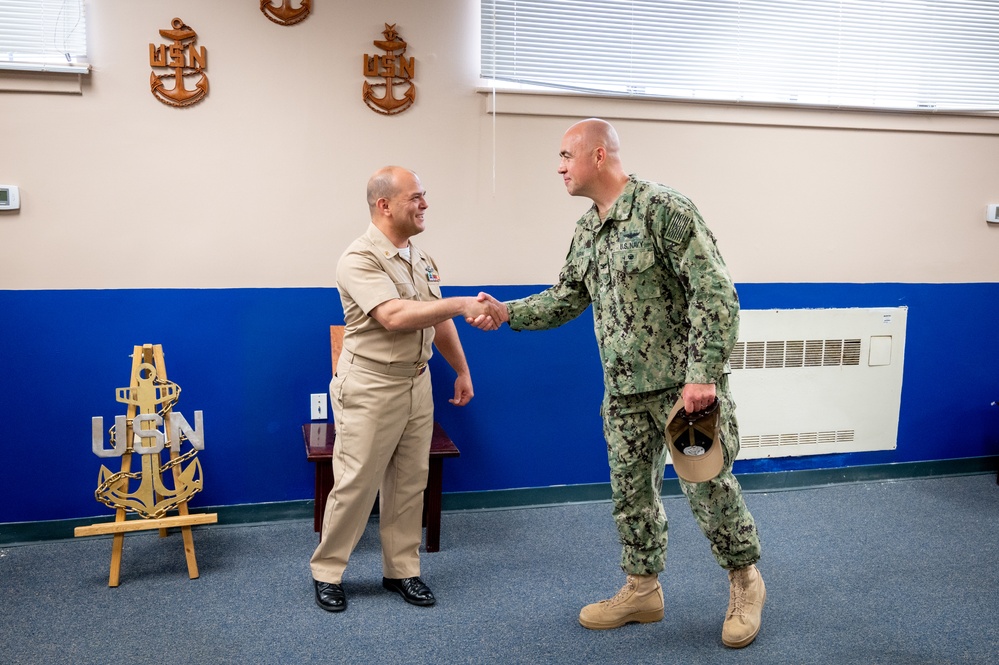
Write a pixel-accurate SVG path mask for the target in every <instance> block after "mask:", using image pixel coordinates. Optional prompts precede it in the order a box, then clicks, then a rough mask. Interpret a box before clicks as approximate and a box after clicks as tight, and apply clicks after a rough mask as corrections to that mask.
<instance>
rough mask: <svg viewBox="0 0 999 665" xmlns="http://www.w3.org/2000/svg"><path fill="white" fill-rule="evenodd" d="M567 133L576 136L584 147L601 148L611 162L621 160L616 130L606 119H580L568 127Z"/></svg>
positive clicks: (587, 148) (619, 143) (590, 148)
mask: <svg viewBox="0 0 999 665" xmlns="http://www.w3.org/2000/svg"><path fill="white" fill-rule="evenodd" d="M569 134H574V135H575V136H577V137H578V139H579V141H580V145H581V146H582V147H583V148H584V149H586V150H593V149H595V148H603V149H604V151H605V152H606V153H607V158H608V159H609V160H611V161H613V162H619V161H620V160H621V140H620V139H619V138H618V136H617V130H615V129H614V126H613V125H611V124H610V123H609V122H607V121H606V120H601V119H600V118H588V119H586V120H580V121H579V122H577V123H576V124H575V125H573V126H571V127H569V129H568V130H567V131H566V135H569Z"/></svg>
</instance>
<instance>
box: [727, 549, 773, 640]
mask: <svg viewBox="0 0 999 665" xmlns="http://www.w3.org/2000/svg"><path fill="white" fill-rule="evenodd" d="M728 579H729V584H730V588H729V601H728V612H727V613H726V614H725V624H724V625H723V626H722V642H723V643H724V644H725V646H727V647H732V648H735V649H741V648H742V647H744V646H748V645H749V644H750V643H751V642H752V641H753V640H755V639H756V634H757V633H759V632H760V619H761V615H762V614H763V601H765V600H766V599H767V587H766V586H765V585H764V584H763V576H762V575H760V571H758V570H757V569H756V566H746V567H745V568H739V569H738V570H730V571H728Z"/></svg>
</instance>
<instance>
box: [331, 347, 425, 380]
mask: <svg viewBox="0 0 999 665" xmlns="http://www.w3.org/2000/svg"><path fill="white" fill-rule="evenodd" d="M346 359H347V362H348V363H350V364H351V365H357V366H358V367H363V368H364V369H370V370H371V371H372V372H378V373H379V374H387V375H389V376H405V377H416V376H419V375H421V374H423V373H424V372H426V371H427V363H393V364H391V365H386V364H384V363H378V362H375V361H374V360H368V359H367V358H364V357H362V356H357V355H354V354H353V353H349V352H348V353H346Z"/></svg>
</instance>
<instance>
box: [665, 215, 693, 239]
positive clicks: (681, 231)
mask: <svg viewBox="0 0 999 665" xmlns="http://www.w3.org/2000/svg"><path fill="white" fill-rule="evenodd" d="M690 223H691V220H690V217H687V216H686V215H683V214H681V213H679V212H676V211H674V212H673V213H672V214H671V215H670V217H669V220H668V221H667V223H666V229H665V231H664V234H665V236H666V239H667V240H669V241H670V242H672V243H674V244H679V243H681V242H683V240H684V238H686V237H687V228H688V227H689V226H690Z"/></svg>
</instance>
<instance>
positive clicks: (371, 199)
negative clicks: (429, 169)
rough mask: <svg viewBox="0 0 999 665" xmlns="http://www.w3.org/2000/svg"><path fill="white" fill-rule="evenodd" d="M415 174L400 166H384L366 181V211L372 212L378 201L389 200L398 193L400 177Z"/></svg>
mask: <svg viewBox="0 0 999 665" xmlns="http://www.w3.org/2000/svg"><path fill="white" fill-rule="evenodd" d="M403 175H412V176H415V175H416V174H415V173H413V172H412V171H410V170H409V169H404V168H402V167H401V166H385V167H382V168H380V169H378V170H377V171H375V173H374V175H372V176H371V177H370V178H369V179H368V209H369V210H371V211H372V212H374V210H375V206H377V205H378V199H391V198H392V197H393V196H395V194H396V193H397V192H398V191H399V181H400V176H403Z"/></svg>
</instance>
